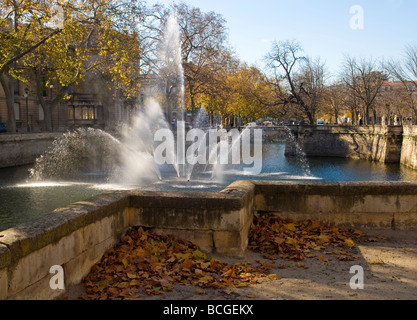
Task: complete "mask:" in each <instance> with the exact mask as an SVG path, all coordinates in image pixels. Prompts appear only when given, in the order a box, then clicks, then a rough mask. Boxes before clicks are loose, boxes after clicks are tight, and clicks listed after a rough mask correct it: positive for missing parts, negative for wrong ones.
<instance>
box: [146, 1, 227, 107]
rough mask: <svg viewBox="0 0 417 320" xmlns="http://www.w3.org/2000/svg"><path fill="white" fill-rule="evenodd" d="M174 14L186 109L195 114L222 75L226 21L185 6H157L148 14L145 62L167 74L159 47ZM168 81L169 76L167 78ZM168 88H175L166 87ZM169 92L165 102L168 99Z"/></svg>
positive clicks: (213, 13) (154, 70)
mask: <svg viewBox="0 0 417 320" xmlns="http://www.w3.org/2000/svg"><path fill="white" fill-rule="evenodd" d="M172 14H175V16H176V19H177V23H178V25H179V31H180V41H181V43H180V46H181V53H182V66H183V70H184V77H185V89H186V96H185V99H186V107H187V106H188V108H189V109H190V110H192V111H195V110H196V109H197V108H199V107H200V104H201V101H200V100H199V97H201V95H202V94H203V93H204V91H205V90H206V89H207V85H208V84H209V83H211V82H212V80H213V77H212V75H213V73H216V72H221V69H220V68H221V64H219V63H218V62H219V61H221V60H222V59H223V58H224V55H223V56H222V52H223V51H224V50H226V51H230V50H228V48H227V32H226V27H225V20H224V19H223V17H222V16H221V15H219V14H217V13H215V12H202V11H201V10H200V9H199V8H196V7H193V6H190V5H188V4H185V3H179V4H173V5H171V6H170V7H165V6H163V5H160V4H158V5H155V6H153V7H152V8H151V9H150V10H149V12H148V15H147V16H148V18H147V19H146V21H145V23H144V24H143V30H144V33H145V35H146V36H145V40H144V44H145V43H146V45H145V46H146V48H144V50H146V54H145V60H146V63H147V67H148V70H149V71H150V72H153V73H158V74H160V73H161V71H162V74H164V71H163V70H161V68H160V67H161V64H160V63H159V61H158V58H159V57H158V54H157V52H158V49H159V46H158V44H159V43H160V41H161V39H163V38H164V36H165V34H164V32H165V26H166V24H167V21H168V17H169V16H170V15H172ZM165 78H166V79H167V77H165ZM164 86H165V88H171V87H173V86H172V85H169V84H165V85H164ZM169 94H170V93H169V91H166V95H167V97H166V99H169V98H170V97H169Z"/></svg>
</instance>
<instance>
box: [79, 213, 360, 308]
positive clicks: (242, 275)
mask: <svg viewBox="0 0 417 320" xmlns="http://www.w3.org/2000/svg"><path fill="white" fill-rule="evenodd" d="M362 236H364V234H363V232H362V231H359V230H356V231H355V230H347V229H343V228H338V227H326V226H324V225H322V224H320V223H319V222H318V221H306V222H302V223H295V222H292V221H290V220H282V219H280V218H278V217H277V216H274V215H271V214H264V215H260V214H258V213H255V218H254V222H253V224H252V227H251V230H250V238H249V249H252V250H254V251H256V252H260V253H262V255H263V256H264V257H265V258H267V259H270V260H275V259H277V258H281V259H288V260H292V261H302V260H304V258H313V257H316V254H315V252H320V251H323V250H324V249H325V248H327V247H328V246H332V247H335V248H337V247H340V248H339V249H333V251H332V253H334V254H337V255H338V257H339V259H340V260H351V259H352V258H351V257H350V255H349V254H350V253H349V251H350V249H351V248H353V247H355V242H354V240H358V239H360V238H361V237H362ZM320 258H321V259H320ZM319 259H320V260H323V258H322V255H320V254H319ZM257 263H258V265H257V266H252V265H251V264H250V263H249V262H242V263H236V264H232V265H229V264H226V263H224V262H222V261H220V260H218V259H214V258H212V259H209V258H208V257H207V255H206V254H205V253H204V252H202V251H200V249H199V247H197V246H196V245H194V244H193V243H191V242H189V241H184V240H181V239H178V238H176V237H173V236H166V235H156V234H153V233H151V232H149V231H146V230H144V229H143V228H131V229H129V230H128V232H127V234H126V235H125V236H124V237H123V238H122V239H121V242H120V243H119V244H118V245H117V246H115V247H114V248H112V249H110V250H108V251H107V252H106V253H105V254H104V256H103V258H102V259H101V261H100V262H99V263H98V264H96V265H95V266H94V267H93V268H92V270H91V272H90V273H89V274H88V276H87V277H86V278H85V279H84V281H83V285H84V287H85V292H86V294H84V295H82V296H81V298H82V299H91V300H95V299H140V297H141V295H143V294H145V293H146V294H148V295H156V294H163V293H164V292H166V291H171V290H173V287H174V284H183V285H193V286H196V287H197V288H198V289H197V290H196V293H197V294H204V289H205V288H214V289H221V290H223V291H224V292H225V293H230V292H231V290H232V288H236V287H246V286H248V285H249V284H255V283H257V282H258V279H259V278H261V277H267V278H269V279H272V280H275V279H277V278H278V277H277V275H276V274H269V271H270V270H271V269H272V268H273V267H274V266H275V265H274V262H271V261H269V262H267V261H261V260H258V261H257Z"/></svg>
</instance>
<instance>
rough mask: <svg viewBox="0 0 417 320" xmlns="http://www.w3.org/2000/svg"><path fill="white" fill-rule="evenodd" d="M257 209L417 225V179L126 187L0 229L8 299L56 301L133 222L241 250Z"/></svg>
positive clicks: (337, 221) (3, 289)
mask: <svg viewBox="0 0 417 320" xmlns="http://www.w3.org/2000/svg"><path fill="white" fill-rule="evenodd" d="M254 210H258V211H259V212H272V213H274V214H277V215H280V216H282V217H291V218H294V219H296V220H298V219H303V220H304V219H315V220H320V221H321V222H322V223H325V224H333V225H343V226H354V227H357V228H365V227H368V228H392V229H404V230H417V184H413V183H403V182H386V183H379V182H378V183H321V182H315V183H308V182H265V181H238V182H235V183H233V184H232V185H230V186H229V187H227V188H226V189H224V190H223V191H221V192H218V193H164V192H162V193H161V192H142V191H120V192H111V193H105V194H102V195H99V196H96V197H93V198H91V199H89V200H86V201H81V202H78V203H75V204H73V205H70V206H68V207H66V208H62V209H57V210H55V211H54V212H52V213H50V214H48V215H46V216H44V217H42V218H40V219H37V220H35V221H33V222H29V223H25V224H22V225H19V226H17V227H15V228H11V229H8V230H5V231H2V232H0V299H19V300H22V299H55V298H58V297H59V296H61V295H63V294H64V293H65V289H64V290H59V289H56V290H54V289H51V286H50V283H49V282H50V280H51V278H52V276H53V274H51V273H50V268H51V267H52V266H55V265H58V266H62V268H63V270H64V275H65V286H66V287H68V286H70V285H73V284H78V283H80V282H81V280H82V278H83V277H84V276H86V275H87V274H88V272H89V270H90V269H91V267H92V266H93V265H94V264H95V263H97V262H98V261H99V260H100V259H101V257H102V255H103V254H104V253H105V252H106V250H108V249H109V248H111V247H113V246H114V245H115V244H116V243H117V242H118V241H119V239H120V238H121V236H122V235H123V234H124V233H125V232H126V230H127V229H128V228H129V227H131V226H142V227H148V228H150V229H152V230H153V231H155V232H158V233H164V234H174V235H178V236H180V237H181V238H183V239H186V240H189V241H193V242H194V243H196V244H197V245H199V246H200V247H201V248H202V249H203V250H205V251H206V252H213V251H216V252H218V253H227V254H236V255H241V254H242V253H244V252H245V250H246V248H247V243H248V233H249V230H250V226H251V223H252V219H253V212H254Z"/></svg>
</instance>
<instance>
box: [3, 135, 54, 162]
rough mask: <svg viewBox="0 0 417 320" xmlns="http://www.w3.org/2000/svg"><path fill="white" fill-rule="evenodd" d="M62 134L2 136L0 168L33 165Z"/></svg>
mask: <svg viewBox="0 0 417 320" xmlns="http://www.w3.org/2000/svg"><path fill="white" fill-rule="evenodd" d="M60 135H62V133H33V134H2V135H0V150H1V151H2V152H1V153H0V168H5V167H13V166H19V165H25V164H31V163H33V162H34V161H35V159H36V158H37V157H39V156H40V155H42V154H43V153H44V152H45V151H46V150H47V149H48V148H50V147H52V143H53V141H54V140H55V139H56V138H57V137H58V136H60Z"/></svg>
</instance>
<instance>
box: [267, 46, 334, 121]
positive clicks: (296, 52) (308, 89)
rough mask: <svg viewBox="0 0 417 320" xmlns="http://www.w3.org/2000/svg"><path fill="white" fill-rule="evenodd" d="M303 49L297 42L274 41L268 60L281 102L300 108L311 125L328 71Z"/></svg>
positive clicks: (314, 118) (284, 104)
mask: <svg viewBox="0 0 417 320" xmlns="http://www.w3.org/2000/svg"><path fill="white" fill-rule="evenodd" d="M302 51H303V50H302V48H301V46H300V44H299V43H298V42H296V41H289V40H287V41H280V42H274V43H273V46H272V49H271V51H270V52H269V53H268V54H267V56H266V57H265V59H266V62H267V67H268V69H269V70H271V72H272V75H273V78H274V86H275V88H276V89H275V90H276V92H278V93H279V100H281V104H282V105H283V106H284V107H285V106H296V107H298V108H299V110H300V111H301V112H302V113H303V114H304V115H305V116H306V117H307V119H308V121H309V122H310V124H314V123H315V121H316V113H317V109H318V107H319V102H320V100H321V99H322V96H323V88H324V83H325V74H326V71H325V66H324V64H323V63H321V62H320V60H319V59H318V60H311V59H310V58H307V57H305V56H303V55H301V54H302Z"/></svg>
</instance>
